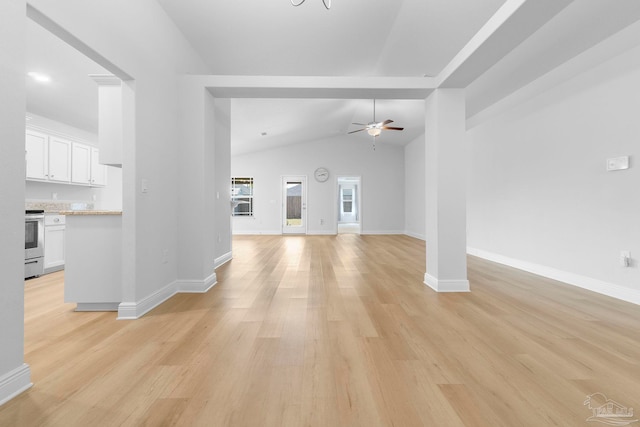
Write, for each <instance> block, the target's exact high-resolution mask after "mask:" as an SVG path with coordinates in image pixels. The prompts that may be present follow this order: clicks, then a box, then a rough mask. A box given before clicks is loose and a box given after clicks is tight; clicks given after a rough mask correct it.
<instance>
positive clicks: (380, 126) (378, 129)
mask: <svg viewBox="0 0 640 427" xmlns="http://www.w3.org/2000/svg"><path fill="white" fill-rule="evenodd" d="M292 1H293V0H292ZM389 123H393V120H389V119H387V120H385V121H383V122H377V121H376V100H375V99H374V100H373V121H372V122H369V123H368V124H366V125H365V124H364V123H352V124H354V125H358V126H364V127H363V128H361V129H356V130H352V131H351V132H348V133H349V134H351V133H356V132H362V131H363V130H366V131H367V133H368V134H369V135H371V136H372V137H373V149H374V150H375V149H376V137H378V136H380V134H381V133H382V131H383V130H404V128H398V127H394V126H387V125H388V124H389Z"/></svg>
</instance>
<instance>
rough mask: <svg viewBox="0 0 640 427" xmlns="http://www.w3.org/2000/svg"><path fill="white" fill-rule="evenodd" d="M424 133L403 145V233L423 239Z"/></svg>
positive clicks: (424, 202)
mask: <svg viewBox="0 0 640 427" xmlns="http://www.w3.org/2000/svg"><path fill="white" fill-rule="evenodd" d="M424 138H425V137H424V135H420V136H419V137H418V138H416V139H414V140H413V141H411V142H410V143H409V144H407V145H406V146H405V147H404V182H405V184H404V190H405V193H404V194H405V196H404V200H405V213H404V218H405V220H404V221H405V224H404V226H405V229H404V230H405V234H407V235H409V236H412V237H416V238H418V239H422V240H424V239H425V227H426V219H425V204H426V201H425V161H424V159H425V151H424V150H425V145H424V144H425V140H424Z"/></svg>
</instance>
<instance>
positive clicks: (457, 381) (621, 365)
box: [0, 235, 640, 427]
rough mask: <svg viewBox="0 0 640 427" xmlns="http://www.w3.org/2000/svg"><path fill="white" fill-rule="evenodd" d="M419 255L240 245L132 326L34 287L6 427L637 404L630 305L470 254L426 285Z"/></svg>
mask: <svg viewBox="0 0 640 427" xmlns="http://www.w3.org/2000/svg"><path fill="white" fill-rule="evenodd" d="M424 260H425V254H424V242H422V241H419V240H416V239H412V238H410V237H406V236H357V235H339V236H309V237H301V236H287V237H281V236H261V237H247V236H242V237H236V238H235V239H234V259H233V260H232V261H231V262H230V263H228V264H227V265H225V266H223V267H221V268H220V269H219V270H218V284H217V285H216V286H215V287H214V288H213V289H211V290H210V291H209V292H208V293H207V294H181V295H177V296H175V297H173V298H172V299H171V300H169V301H168V302H166V303H165V304H163V305H162V306H160V307H158V308H157V309H155V310H153V311H152V312H150V313H149V314H147V315H146V316H144V317H143V318H142V319H140V320H136V321H117V320H116V315H115V313H75V312H73V306H72V305H69V304H63V303H62V298H63V297H62V290H63V284H62V282H63V273H54V274H51V275H47V276H44V277H41V278H39V279H35V280H29V281H27V282H26V295H25V297H26V315H25V317H26V319H25V328H26V350H25V351H26V362H27V363H29V364H30V365H31V368H32V376H33V381H34V383H35V385H34V387H33V388H32V389H31V390H29V391H28V392H26V393H24V394H22V395H21V396H19V397H17V398H16V399H14V400H12V401H10V402H9V403H7V404H5V405H4V406H2V407H0V425H1V426H65V427H67V426H111V425H114V426H120V425H124V426H141V425H183V426H367V427H370V426H409V427H411V426H492V427H495V426H505V427H514V426H536V427H539V426H555V425H558V426H584V425H594V424H598V423H590V422H587V421H586V419H587V418H588V417H589V416H590V415H591V411H590V410H589V409H588V408H587V407H586V406H583V402H584V401H585V399H586V397H587V395H590V394H592V393H596V392H601V393H603V394H605V395H606V396H607V397H608V398H610V399H613V400H615V401H617V402H619V403H621V404H623V405H625V406H628V407H634V408H636V413H637V412H640V365H639V360H640V307H638V306H635V305H632V304H627V303H624V302H621V301H617V300H614V299H611V298H608V297H604V296H601V295H598V294H594V293H591V292H588V291H584V290H581V289H578V288H575V287H571V286H568V285H564V284H561V283H557V282H553V281H551V280H547V279H543V278H540V277H537V276H534V275H531V274H527V273H523V272H520V271H517V270H514V269H510V268H507V267H504V266H500V265H497V264H493V263H490V262H486V261H483V260H481V259H478V258H474V257H469V279H470V281H471V287H472V292H471V293H463V294H437V293H435V292H433V291H432V290H431V289H430V288H428V287H426V286H425V285H424V284H423V283H422V279H423V275H424V271H425V262H424ZM636 418H637V417H636ZM639 424H640V423H639Z"/></svg>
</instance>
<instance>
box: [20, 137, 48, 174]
mask: <svg viewBox="0 0 640 427" xmlns="http://www.w3.org/2000/svg"><path fill="white" fill-rule="evenodd" d="M25 151H26V161H27V167H26V169H27V175H26V176H27V179H47V178H48V177H49V152H48V151H49V137H48V136H47V135H45V134H43V133H39V132H34V131H31V130H28V131H27V133H26V137H25Z"/></svg>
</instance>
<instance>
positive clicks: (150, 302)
mask: <svg viewBox="0 0 640 427" xmlns="http://www.w3.org/2000/svg"><path fill="white" fill-rule="evenodd" d="M177 293H178V282H177V281H174V282H171V283H169V284H168V285H167V286H165V287H164V288H162V289H159V290H157V291H156V292H154V293H152V294H151V295H149V296H147V297H145V298H143V299H142V300H140V301H137V302H121V303H120V305H118V320H134V319H139V318H140V317H142V316H144V315H145V314H146V313H148V312H149V311H151V310H153V309H154V308H156V307H157V306H159V305H160V304H162V303H163V302H165V301H166V300H168V299H169V298H171V297H172V296H174V295H175V294H177Z"/></svg>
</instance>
